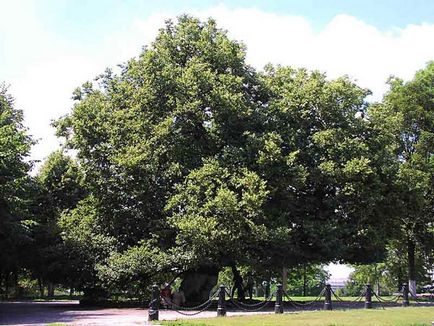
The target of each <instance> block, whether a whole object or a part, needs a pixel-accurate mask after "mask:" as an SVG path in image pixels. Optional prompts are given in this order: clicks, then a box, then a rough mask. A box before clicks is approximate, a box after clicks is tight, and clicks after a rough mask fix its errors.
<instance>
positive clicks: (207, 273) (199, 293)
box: [179, 266, 219, 303]
mask: <svg viewBox="0 0 434 326" xmlns="http://www.w3.org/2000/svg"><path fill="white" fill-rule="evenodd" d="M218 274H219V269H218V268H217V267H214V266H203V267H201V268H199V269H196V270H190V271H188V272H186V273H184V278H183V280H182V282H181V286H180V288H179V290H180V291H182V292H184V296H185V299H186V302H187V303H202V302H204V301H206V300H208V298H209V295H210V292H211V290H212V289H213V288H214V287H215V285H216V284H217V281H218Z"/></svg>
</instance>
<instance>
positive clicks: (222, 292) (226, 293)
mask: <svg viewBox="0 0 434 326" xmlns="http://www.w3.org/2000/svg"><path fill="white" fill-rule="evenodd" d="M153 289H154V291H153V297H152V299H151V301H150V309H149V320H158V310H159V304H160V303H163V305H165V306H166V307H165V309H166V310H171V311H175V312H177V313H179V314H181V315H184V316H194V315H198V314H200V313H203V312H204V311H206V310H209V309H210V307H211V306H212V305H213V304H215V303H217V315H218V316H225V315H226V311H227V310H230V309H233V308H234V307H235V309H239V310H241V311H245V312H257V311H260V310H266V309H267V310H269V308H270V307H271V305H272V302H273V298H275V303H274V308H275V309H274V311H275V313H283V312H284V304H285V303H287V304H289V305H290V306H292V307H294V308H295V309H300V310H312V309H321V308H320V307H319V305H318V303H320V302H324V307H323V308H322V309H325V310H331V309H332V301H334V302H335V303H336V304H337V308H348V309H350V308H357V307H360V306H359V304H361V303H362V301H363V300H364V299H365V301H364V307H365V308H366V309H370V308H373V303H376V304H378V306H380V307H381V308H382V309H386V306H390V305H392V306H395V305H396V304H398V302H399V301H400V300H401V301H402V306H403V307H406V306H408V305H409V296H408V287H407V286H406V285H404V287H403V289H402V291H401V293H399V294H395V295H394V296H393V297H392V298H385V297H382V296H380V295H378V294H377V293H376V292H375V291H373V290H372V288H371V286H370V285H366V287H365V289H364V291H362V292H361V293H360V295H359V296H358V297H356V298H353V299H351V300H348V299H344V298H342V297H340V296H339V295H338V294H337V293H336V291H335V290H334V289H332V287H331V286H330V285H329V284H327V285H326V286H324V287H323V289H322V290H321V292H320V293H319V294H318V296H317V297H316V298H315V299H314V300H311V301H308V302H300V301H297V300H295V299H293V298H292V297H291V296H290V295H289V294H288V293H287V292H286V291H285V290H284V289H283V288H282V285H281V284H279V285H278V286H277V290H276V291H275V292H273V293H271V294H270V295H269V297H268V298H265V299H264V300H263V301H260V302H256V303H246V302H242V301H240V300H239V299H235V297H234V295H233V293H231V291H230V290H228V289H230V287H229V288H228V287H227V286H225V285H221V286H220V287H219V288H218V289H217V290H215V291H214V292H213V290H211V291H210V294H209V297H208V299H207V300H206V301H205V302H203V303H201V304H199V305H196V306H191V307H190V306H180V305H177V304H176V303H175V302H174V301H173V300H171V299H168V298H167V297H163V296H161V294H160V292H159V291H158V286H156V285H154V287H153ZM227 297H228V298H227ZM285 298H286V300H287V301H285ZM373 298H375V299H376V300H377V302H375V301H373V300H372V299H373ZM216 299H217V300H216ZM412 299H414V301H415V302H416V303H418V304H430V306H434V303H430V302H426V301H422V300H419V299H418V298H417V297H416V298H412ZM231 305H232V306H231Z"/></svg>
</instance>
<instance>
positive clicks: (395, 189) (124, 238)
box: [0, 16, 434, 300]
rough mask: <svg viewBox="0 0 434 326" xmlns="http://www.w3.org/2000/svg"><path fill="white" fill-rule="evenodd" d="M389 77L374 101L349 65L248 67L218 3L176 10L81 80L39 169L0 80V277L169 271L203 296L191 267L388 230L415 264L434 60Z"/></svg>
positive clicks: (257, 263) (429, 229)
mask: <svg viewBox="0 0 434 326" xmlns="http://www.w3.org/2000/svg"><path fill="white" fill-rule="evenodd" d="M389 84H390V86H391V88H390V91H389V92H388V93H387V94H386V95H385V97H384V100H383V101H382V102H381V103H375V104H368V103H367V102H366V97H367V96H368V95H369V91H368V90H366V89H362V88H360V87H359V86H357V85H356V84H355V83H354V82H353V81H351V80H350V79H349V78H347V77H342V78H338V79H335V80H330V79H328V78H326V76H325V74H322V73H320V72H317V71H308V70H306V69H293V68H290V67H282V66H271V65H269V66H267V67H265V69H264V71H260V72H259V71H256V70H255V69H253V68H252V67H250V66H249V65H247V64H246V62H245V47H244V46H243V45H242V44H241V43H239V42H236V41H233V40H230V39H229V38H228V37H227V35H226V33H225V32H224V31H222V30H220V29H218V28H217V27H216V24H215V22H214V21H212V20H209V21H207V22H200V21H198V20H196V19H194V18H190V17H186V16H183V17H180V18H179V20H178V22H177V23H176V24H173V23H171V22H168V23H167V24H166V26H165V28H163V29H161V30H160V32H159V34H158V36H157V38H156V40H155V42H154V43H152V45H150V47H148V48H145V49H144V50H143V52H142V53H141V54H140V56H139V57H137V58H134V59H131V60H130V61H128V62H127V63H126V64H124V65H123V66H122V67H121V71H120V72H119V73H118V74H115V73H113V72H112V71H110V70H107V71H106V72H105V73H104V74H102V75H101V76H99V77H98V78H97V79H96V80H95V82H94V83H89V82H88V83H85V84H84V85H83V86H82V87H81V88H79V89H77V90H76V91H75V92H74V100H75V101H76V102H75V105H74V107H73V109H72V111H71V113H70V114H69V115H68V116H66V117H64V118H62V119H60V120H58V121H57V122H56V123H55V125H56V127H57V130H58V135H59V136H60V137H63V138H64V139H65V149H67V150H69V149H72V150H73V152H74V153H76V155H75V156H74V158H70V157H68V156H66V155H65V154H64V153H62V151H58V152H55V153H53V154H52V155H51V156H50V157H49V158H48V159H47V161H46V162H45V164H44V166H43V167H42V169H41V171H40V172H39V174H38V176H37V177H35V178H30V177H29V176H28V175H27V172H28V170H29V168H30V164H28V163H25V161H26V155H28V151H29V148H30V146H31V140H30V139H29V137H28V136H27V135H26V133H25V130H24V128H23V127H22V117H21V115H20V114H19V111H17V110H16V109H13V106H12V101H11V100H10V98H9V97H8V96H7V95H6V92H5V91H3V92H2V94H1V100H2V102H1V105H2V107H1V112H0V113H1V116H0V118H1V121H0V123H1V125H0V127H1V133H0V146H1V167H0V168H1V169H2V176H1V177H2V178H3V179H4V181H3V180H2V184H1V193H0V200H1V221H0V223H2V227H1V229H0V232H1V238H0V241H1V246H2V250H1V252H0V255H1V257H0V258H1V262H2V264H1V268H0V269H1V273H2V274H1V276H2V277H1V280H2V282H3V284H8V282H9V278H10V277H12V278H13V277H16V276H17V275H18V274H19V273H22V272H23V271H27V272H30V273H31V275H33V277H35V278H37V279H39V280H40V281H41V284H42V283H43V282H49V283H56V284H63V285H64V286H68V287H72V288H77V289H82V290H85V291H86V293H89V294H90V293H92V292H93V293H96V292H98V291H100V290H101V289H103V290H104V291H124V292H129V293H135V294H140V293H141V292H142V291H144V290H145V289H146V287H147V285H149V284H150V283H152V282H154V281H162V280H164V279H165V280H168V279H170V278H172V277H175V276H177V275H180V276H181V278H183V279H184V282H183V283H182V285H181V287H182V289H183V290H184V292H185V293H186V295H187V297H188V298H190V299H191V300H196V299H199V298H200V297H201V295H202V294H201V293H200V291H199V290H197V289H196V290H193V289H192V287H191V282H192V281H191V280H194V279H195V276H198V275H199V274H200V275H202V276H203V275H206V277H201V278H200V279H201V280H202V281H199V282H202V283H203V284H201V285H200V286H199V288H200V289H201V290H202V291H203V293H207V292H206V290H209V288H210V287H212V286H213V285H214V284H215V282H216V276H217V274H218V272H219V271H220V270H221V269H222V268H223V267H225V266H229V267H231V268H232V270H233V271H234V276H235V277H234V278H235V279H237V280H239V279H240V277H237V275H238V274H239V273H238V269H237V267H240V266H244V267H246V268H247V269H249V270H251V271H252V272H254V273H256V275H262V276H263V277H264V278H267V277H270V276H271V275H274V276H276V275H280V272H281V271H282V268H290V267H296V266H303V264H306V263H310V264H320V263H327V262H330V261H341V262H349V263H371V262H379V261H382V260H384V259H385V257H386V252H387V250H386V249H387V248H389V247H390V245H391V244H392V243H394V244H397V245H396V246H395V247H396V248H398V247H399V248H400V250H402V248H405V250H406V255H408V270H407V271H405V272H404V273H405V275H402V277H405V278H407V277H408V278H410V279H411V280H415V269H414V265H415V264H414V261H415V259H416V258H418V257H416V255H415V253H416V252H417V253H419V254H420V255H419V256H420V257H423V259H430V258H432V257H433V221H434V209H433V203H434V194H433V182H434V63H430V64H428V65H427V66H426V68H425V69H424V70H421V71H419V72H418V73H417V74H416V75H415V77H414V79H413V80H412V81H409V82H406V83H405V82H403V81H402V80H399V79H397V78H392V79H391V80H390V81H389ZM3 170H4V171H3ZM3 175H4V176H3ZM22 237H24V238H25V239H23V240H21V238H22ZM388 246H389V247H388ZM401 254H402V252H401ZM238 276H239V275H238ZM197 279H199V278H196V282H198V281H197ZM238 282H240V281H238ZM3 288H4V286H3ZM239 290H240V292H242V289H241V286H239ZM195 291H196V292H195ZM206 295H207V294H206Z"/></svg>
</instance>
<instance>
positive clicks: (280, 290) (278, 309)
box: [274, 284, 283, 314]
mask: <svg viewBox="0 0 434 326" xmlns="http://www.w3.org/2000/svg"><path fill="white" fill-rule="evenodd" d="M282 298H283V285H282V284H277V291H276V303H275V304H274V312H275V313H276V314H283V300H282Z"/></svg>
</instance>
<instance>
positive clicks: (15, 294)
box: [14, 271, 21, 298]
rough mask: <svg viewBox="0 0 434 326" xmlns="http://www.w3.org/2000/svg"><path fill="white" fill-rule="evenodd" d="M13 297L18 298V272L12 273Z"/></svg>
mask: <svg viewBox="0 0 434 326" xmlns="http://www.w3.org/2000/svg"><path fill="white" fill-rule="evenodd" d="M14 292H15V293H14V297H15V298H19V297H20V294H21V293H20V287H19V285H18V271H15V272H14Z"/></svg>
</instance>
